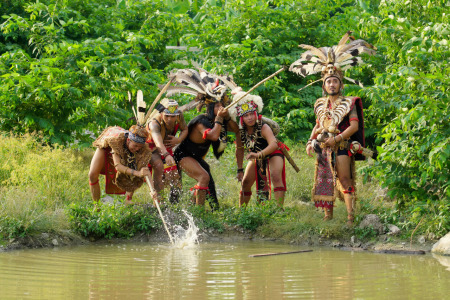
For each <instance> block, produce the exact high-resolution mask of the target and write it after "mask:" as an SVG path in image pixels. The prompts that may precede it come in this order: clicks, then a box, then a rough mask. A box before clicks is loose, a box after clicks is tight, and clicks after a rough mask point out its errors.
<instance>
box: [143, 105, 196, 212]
mask: <svg viewBox="0 0 450 300" xmlns="http://www.w3.org/2000/svg"><path fill="white" fill-rule="evenodd" d="M147 130H148V131H149V133H150V136H149V138H148V139H147V143H148V144H149V146H150V148H151V149H154V151H153V154H152V158H151V160H150V164H149V167H151V168H152V170H153V180H154V184H155V190H156V191H157V192H158V193H160V192H161V191H162V190H163V188H164V185H167V184H168V185H170V187H171V189H170V197H169V199H170V201H171V202H172V203H175V202H178V196H179V194H180V192H181V182H180V178H179V177H180V176H179V174H178V170H177V166H176V163H175V160H174V158H173V156H174V154H173V147H175V146H176V145H178V144H180V143H181V142H182V141H183V140H184V139H185V138H186V137H187V134H188V129H187V125H186V122H185V121H184V116H183V113H182V112H181V110H180V109H179V107H178V102H177V101H175V100H173V99H167V98H165V99H163V100H162V101H161V103H160V104H158V106H157V107H156V109H155V111H154V113H152V114H151V115H150V118H149V122H148V123H147ZM178 130H180V134H179V136H178V137H177V136H176V134H177V131H178Z"/></svg>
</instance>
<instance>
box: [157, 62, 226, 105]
mask: <svg viewBox="0 0 450 300" xmlns="http://www.w3.org/2000/svg"><path fill="white" fill-rule="evenodd" d="M169 77H173V78H174V82H175V86H170V87H169V88H168V89H167V94H166V95H167V96H168V97H170V96H173V95H175V94H189V95H194V96H197V100H198V101H199V102H200V103H199V104H200V106H202V105H203V104H208V103H212V102H224V101H225V99H226V98H227V97H226V91H227V87H228V84H231V85H232V84H233V83H232V82H233V80H232V79H231V78H230V77H225V76H218V75H215V74H212V73H209V72H207V71H205V70H204V69H202V68H198V70H194V69H179V70H176V71H174V72H171V74H170V75H169ZM224 80H226V81H227V84H225V83H224ZM223 104H224V105H226V104H227V103H223Z"/></svg>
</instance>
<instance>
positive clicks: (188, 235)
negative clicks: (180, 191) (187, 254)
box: [174, 209, 198, 249]
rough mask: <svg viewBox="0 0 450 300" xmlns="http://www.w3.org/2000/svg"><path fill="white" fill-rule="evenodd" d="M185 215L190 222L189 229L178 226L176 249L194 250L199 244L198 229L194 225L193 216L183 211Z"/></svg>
mask: <svg viewBox="0 0 450 300" xmlns="http://www.w3.org/2000/svg"><path fill="white" fill-rule="evenodd" d="M183 213H184V215H185V216H186V218H187V220H188V228H187V229H184V228H183V227H182V226H180V225H176V226H175V227H174V229H175V248H179V249H184V248H193V247H195V245H197V244H198V227H197V226H196V225H195V223H194V218H193V217H192V215H191V214H189V213H188V212H187V211H185V210H184V209H183Z"/></svg>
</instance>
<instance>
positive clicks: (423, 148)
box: [0, 0, 450, 234]
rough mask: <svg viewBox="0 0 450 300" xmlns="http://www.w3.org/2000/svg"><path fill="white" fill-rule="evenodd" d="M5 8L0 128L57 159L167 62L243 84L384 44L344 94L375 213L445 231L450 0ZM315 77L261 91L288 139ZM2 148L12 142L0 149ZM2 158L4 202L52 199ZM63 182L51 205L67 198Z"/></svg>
mask: <svg viewBox="0 0 450 300" xmlns="http://www.w3.org/2000/svg"><path fill="white" fill-rule="evenodd" d="M0 12H1V16H2V20H1V21H0V76H1V77H0V78H1V79H0V131H1V132H2V134H3V135H9V134H14V136H20V135H22V134H25V133H33V132H35V133H36V134H35V135H34V136H35V137H37V138H36V140H38V141H39V142H44V143H45V144H46V145H49V146H51V147H52V148H50V147H49V148H45V149H46V150H45V151H49V152H48V153H50V152H51V151H53V152H55V153H56V154H58V153H61V152H58V151H63V148H61V147H67V146H76V147H79V148H82V147H85V146H87V145H88V144H89V143H90V142H91V138H90V136H89V133H90V132H93V133H94V134H98V133H99V132H100V131H101V130H102V129H103V128H105V127H106V126H108V125H120V126H123V127H129V126H130V125H131V124H132V120H130V118H131V116H132V113H131V109H130V107H131V104H130V103H129V102H128V101H127V96H126V93H127V91H132V92H135V91H136V90H138V89H142V90H143V91H144V95H145V96H146V99H147V101H151V99H153V98H154V97H155V96H156V94H157V92H158V88H157V84H161V83H163V82H164V81H165V80H166V79H165V78H166V75H167V73H168V72H169V71H170V70H172V69H173V68H176V67H184V65H183V64H182V62H187V63H188V64H189V62H190V61H192V60H195V61H197V62H199V63H200V64H202V65H203V66H204V68H205V69H208V70H211V71H214V72H217V73H228V74H232V75H233V76H234V79H235V81H236V82H237V83H238V84H240V85H241V86H242V87H243V88H244V89H248V88H249V87H251V86H252V85H253V84H255V83H256V82H258V81H259V80H261V79H263V78H265V77H266V76H268V75H270V74H271V73H273V72H274V71H276V70H278V69H279V68H280V67H281V66H283V65H289V64H290V63H292V62H293V61H294V60H295V59H297V58H298V56H299V55H300V53H301V50H300V49H299V48H298V47H297V45H298V44H300V43H304V44H312V45H317V46H322V45H331V44H335V43H337V41H338V40H339V39H340V37H341V36H342V35H343V34H344V33H345V32H346V31H348V30H352V31H353V32H354V35H355V37H358V38H363V39H365V40H367V41H368V42H370V43H372V44H374V45H376V47H377V48H378V54H377V55H376V56H374V57H364V60H365V61H366V62H367V64H366V65H363V66H361V67H358V68H355V69H353V70H352V71H351V74H349V75H350V77H352V78H358V79H360V80H362V81H363V83H364V85H365V88H364V89H360V88H359V87H356V86H352V85H347V86H346V89H345V93H346V94H348V95H359V96H360V97H362V98H363V100H364V105H365V121H366V124H365V125H366V129H367V130H366V135H367V137H368V141H369V143H370V145H371V146H372V147H377V149H378V151H379V152H380V156H379V160H378V161H377V162H375V163H374V164H369V165H365V167H364V174H365V178H366V180H377V181H379V182H380V183H381V184H382V185H383V186H384V187H386V188H387V190H388V195H389V196H390V198H391V199H393V200H394V201H395V202H394V203H395V204H396V205H395V206H393V207H392V208H386V207H383V208H377V212H378V214H380V215H383V216H384V218H385V220H386V222H394V223H395V222H396V223H398V222H400V223H402V224H403V227H404V228H407V229H409V230H411V229H414V228H415V226H416V225H417V224H419V222H420V220H425V221H422V225H421V226H423V227H425V228H427V231H429V232H436V233H438V234H442V233H444V232H447V231H448V230H450V221H449V219H450V218H449V215H450V200H449V199H450V189H449V182H450V180H449V179H450V178H449V169H450V168H449V164H450V159H449V158H450V146H449V139H450V129H449V128H450V126H449V125H450V124H449V119H450V113H449V105H448V103H449V99H448V94H449V86H450V85H449V70H450V67H449V64H448V60H449V45H448V35H449V33H450V28H449V16H448V4H447V1H445V0H436V1H433V2H431V1H428V0H427V1H425V0H417V1H400V0H383V1H378V0H370V1H368V0H358V1H355V0H334V1H329V0H315V1H312V0H303V1H283V0H280V1H256V0H252V1H250V0H241V1H238V0H229V1H225V0H224V1H215V0H206V1H194V0H193V1H163V0H154V1H145V0H70V1H69V0H60V1H57V0H40V1H30V0H4V1H2V2H1V3H0ZM167 46H186V47H187V49H188V50H179V49H178V50H173V49H168V48H167ZM189 47H190V48H191V49H190V50H189ZM315 79H317V78H314V77H312V78H306V79H301V78H299V77H298V76H296V75H294V74H292V73H289V72H284V73H281V74H280V75H279V76H277V78H276V79H274V80H271V81H269V82H267V83H266V84H265V85H264V86H261V87H259V88H258V89H257V90H256V92H257V93H259V94H260V95H261V96H262V97H263V99H265V108H264V114H265V115H267V116H269V117H271V118H273V119H274V120H276V121H278V122H279V123H280V125H281V126H282V128H283V135H284V138H285V139H290V140H291V141H293V142H298V141H301V142H302V141H304V140H305V137H306V136H307V135H308V134H309V131H310V129H311V128H312V124H313V111H312V105H313V103H314V101H315V99H316V98H317V97H319V96H320V94H321V89H320V86H315V87H310V88H308V89H305V90H303V91H301V92H300V93H298V92H297V90H298V89H299V88H300V87H302V86H304V85H306V84H308V83H309V82H311V81H312V80H315ZM185 100H186V99H185V98H180V101H185ZM3 138H6V137H3ZM8 143H9V144H10V143H11V142H10V140H9V139H7V138H6V140H4V141H3V143H2V147H4V145H5V144H6V147H7V146H8V145H9V144H8ZM56 145H60V146H56ZM37 146H39V144H33V143H31V142H29V143H25V144H24V150H23V152H20V151H19V152H20V153H22V154H23V156H20V157H27V155H25V154H24V153H25V152H28V151H29V152H31V153H33V154H34V155H36V157H41V155H42V154H41V153H35V152H33V151H34V150H35V149H36V147H37ZM14 151H15V150H14ZM21 151H22V150H21ZM0 153H1V154H2V157H1V160H2V163H3V164H2V167H1V169H0V180H1V182H2V183H1V184H2V186H7V187H8V189H12V190H14V191H16V192H15V193H13V194H10V195H17V194H18V192H17V191H18V190H20V191H21V193H23V194H24V195H25V194H29V191H28V190H26V189H32V190H33V191H35V190H39V191H42V193H43V194H41V195H39V194H38V195H35V194H33V195H34V196H33V197H37V199H36V201H37V202H38V203H41V202H46V201H49V203H50V202H51V203H59V202H53V201H50V200H49V199H48V198H47V197H48V196H49V195H47V194H46V193H48V192H49V191H50V190H51V189H45V188H43V186H41V187H35V186H34V184H38V182H39V178H43V177H39V176H38V175H35V176H36V178H34V179H32V178H30V179H27V180H25V181H21V183H19V179H16V178H18V177H15V176H16V175H14V174H19V172H25V173H30V174H36V173H33V172H29V170H27V169H23V165H21V164H20V163H17V164H16V165H14V164H12V162H11V160H10V158H9V157H8V155H15V153H10V152H8V151H6V150H5V149H1V151H0ZM46 153H47V152H46ZM52 155H53V154H52ZM60 155H61V156H62V155H63V154H60ZM20 157H19V159H20ZM36 157H35V158H34V160H36V161H39V164H37V165H36V166H34V165H33V166H29V167H30V168H31V167H32V168H36V170H42V172H43V175H41V176H45V174H46V173H45V172H47V171H48V169H47V168H46V164H45V158H42V159H36ZM28 159H31V158H30V157H28ZM61 159H62V157H61ZM64 159H71V158H70V157H64ZM74 159H75V158H74ZM71 163H73V166H74V168H76V165H77V164H76V162H75V161H74V162H71ZM40 164H42V165H40ZM39 168H41V169H39ZM52 171H53V170H52ZM74 172H78V170H76V171H75V170H74ZM80 172H85V170H83V171H80ZM64 174H66V173H64ZM51 175H52V176H53V175H54V174H51ZM30 176H31V175H30ZM48 176H49V177H48V178H53V177H51V176H50V174H49V175H48ZM61 176H62V177H63V175H62V174H61ZM61 176H58V177H54V178H58V179H61V178H62V177H61ZM64 176H66V175H64ZM67 176H69V175H67ZM70 176H73V175H70ZM80 178H81V177H80ZM80 178H79V179H78V180H81V179H80ZM21 180H22V179H21ZM35 180H36V182H35ZM41 181H42V180H41ZM24 182H26V183H27V184H29V185H28V186H26V187H24V186H23V183H24ZM40 184H41V185H44V183H42V182H41V183H40ZM79 186H83V185H82V183H80V185H75V188H74V189H75V190H76V193H79V194H78V195H79V196H80V199H83V198H84V199H86V198H88V197H86V196H87V195H86V193H87V190H85V189H79ZM53 187H54V188H57V187H56V186H53ZM66 188H67V189H66V190H65V191H60V192H58V193H57V197H60V198H61V199H63V200H64V199H69V198H70V197H69V198H67V197H68V195H71V194H72V193H71V192H70V189H71V188H70V187H69V186H67V187H66ZM4 193H6V191H5V190H4V191H3V195H2V197H4V195H5V194H4ZM19 194H20V193H19ZM54 196H55V195H54V194H52V197H54ZM65 197H66V198H65ZM4 199H7V197H6V198H4ZM31 203H33V202H31ZM63 203H64V205H66V204H67V203H66V202H64V201H63ZM53 209H55V210H53ZM52 211H53V212H58V210H57V209H56V208H54V207H53V208H52ZM0 213H1V212H0ZM11 218H12V219H11ZM8 220H9V221H8V222H10V223H11V222H14V220H13V217H9V219H8Z"/></svg>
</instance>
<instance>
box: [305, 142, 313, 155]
mask: <svg viewBox="0 0 450 300" xmlns="http://www.w3.org/2000/svg"><path fill="white" fill-rule="evenodd" d="M313 152H314V151H313V147H312V145H311V144H308V145H306V154H308V156H309V157H313V156H312V154H313Z"/></svg>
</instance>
